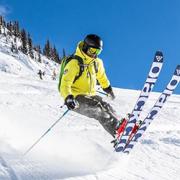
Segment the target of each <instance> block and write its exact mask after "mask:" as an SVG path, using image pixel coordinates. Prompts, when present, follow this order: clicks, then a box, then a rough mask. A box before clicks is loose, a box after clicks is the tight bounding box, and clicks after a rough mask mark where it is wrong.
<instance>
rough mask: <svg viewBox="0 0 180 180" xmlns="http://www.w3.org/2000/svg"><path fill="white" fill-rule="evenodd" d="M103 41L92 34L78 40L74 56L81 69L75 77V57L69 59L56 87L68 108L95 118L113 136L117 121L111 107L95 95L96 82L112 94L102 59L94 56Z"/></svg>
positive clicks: (96, 55) (99, 51)
mask: <svg viewBox="0 0 180 180" xmlns="http://www.w3.org/2000/svg"><path fill="white" fill-rule="evenodd" d="M102 47H103V41H102V40H101V38H100V37H99V36H97V35H95V34H89V35H87V36H86V37H85V39H84V40H83V41H80V42H79V43H78V46H77V49H76V52H75V54H74V56H78V57H80V58H81V59H83V68H84V70H83V72H82V74H81V75H80V77H78V79H77V80H76V81H75V78H76V77H77V76H78V74H79V71H80V68H81V67H80V65H79V63H78V61H77V59H72V60H71V61H69V62H68V64H67V65H66V66H65V69H64V73H63V75H62V78H61V83H60V85H59V91H60V94H61V96H62V97H63V98H64V101H65V105H66V106H67V107H68V109H70V110H73V111H75V112H77V113H79V114H82V115H85V116H87V117H90V118H95V119H96V120H98V121H99V122H100V124H101V125H102V126H103V127H104V129H105V130H106V131H107V132H108V133H110V134H111V135H112V136H113V137H115V134H116V130H117V129H118V127H119V126H120V124H121V122H120V121H118V119H117V118H116V116H115V115H114V110H113V108H112V107H111V106H110V104H108V103H107V102H105V101H104V100H103V99H102V98H101V97H100V96H98V95H96V83H97V81H98V82H99V84H100V86H101V87H102V89H103V90H104V91H105V92H106V93H107V94H108V95H109V96H110V97H111V98H112V99H114V98H115V95H114V93H113V89H112V87H111V85H110V82H109V80H108V78H107V76H106V73H105V69H104V66H103V62H102V60H101V59H99V58H98V55H99V54H100V53H101V51H102Z"/></svg>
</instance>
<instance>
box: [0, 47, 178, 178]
mask: <svg viewBox="0 0 180 180" xmlns="http://www.w3.org/2000/svg"><path fill="white" fill-rule="evenodd" d="M4 52H5V50H4ZM5 59H7V62H6V61H5ZM4 66H5V67H6V68H7V69H9V71H8V72H6V73H5V72H2V71H0V113H1V115H0V124H1V125H0V147H1V148H0V180H62V179H63V180H152V179H156V180H170V179H173V180H179V179H180V171H179V167H180V118H179V117H180V95H173V96H172V97H171V98H170V99H169V100H168V102H167V103H166V104H165V106H164V107H163V109H162V110H161V112H160V113H159V115H158V117H157V118H156V119H155V120H154V122H153V123H152V124H151V125H150V127H149V128H148V130H147V131H146V132H145V134H144V135H143V137H142V138H141V140H140V142H139V143H137V144H136V145H135V147H134V149H133V150H132V152H131V153H130V155H126V154H122V153H116V152H113V148H112V145H111V144H110V141H111V140H112V138H111V136H110V135H108V134H107V133H106V132H105V131H104V129H103V128H102V127H101V125H100V124H99V123H98V122H97V121H96V120H94V119H90V118H87V117H85V116H81V115H79V114H76V113H74V112H69V113H68V114H67V115H66V117H64V118H63V119H62V120H61V121H60V122H59V123H58V124H57V125H56V126H55V127H54V128H53V129H52V130H51V131H50V132H49V133H48V134H47V135H46V136H45V137H44V138H43V139H42V140H41V141H40V142H39V143H38V144H37V145H36V146H35V147H34V148H33V149H32V151H30V152H29V154H27V155H26V156H24V157H23V153H24V152H25V151H26V150H27V149H28V148H29V147H30V146H31V145H32V144H33V143H34V142H35V141H36V140H37V139H38V138H39V137H40V136H41V135H42V134H43V133H44V132H45V131H46V130H47V129H48V128H49V127H50V126H51V125H52V124H53V123H54V122H55V121H56V120H57V119H58V118H59V116H61V115H62V113H63V112H64V111H65V110H66V108H65V107H63V108H60V106H61V105H63V101H62V98H60V96H59V93H58V91H57V81H52V80H50V78H49V77H48V76H47V78H45V79H44V80H43V81H41V80H39V79H38V77H36V71H35V69H36V70H37V69H38V68H39V66H40V65H38V64H37V63H34V62H33V61H32V62H28V63H27V59H26V56H23V55H21V54H20V55H18V56H17V57H12V56H9V55H7V54H4V53H2V51H1V53H0V69H2V70H4ZM18 67H21V68H18ZM46 68H47V67H46ZM19 71H20V72H21V73H19ZM49 72H50V70H49ZM28 73H29V75H27V74H28ZM159 81H160V80H159ZM114 90H115V94H116V99H115V101H110V100H108V99H107V98H106V97H105V98H106V100H107V101H109V102H110V103H111V105H112V106H113V107H114V108H115V109H116V110H117V115H118V116H119V117H124V116H125V115H126V113H127V112H131V110H132V108H133V106H134V104H135V102H136V100H137V97H138V95H139V91H134V90H127V89H117V88H114ZM159 95H160V94H159V93H152V94H151V95H150V98H149V100H148V101H147V104H146V105H145V109H144V111H143V112H142V115H141V119H143V118H144V117H145V116H146V115H147V113H148V111H149V110H150V109H151V107H152V105H153V104H154V103H155V101H156V100H157V98H158V96H159Z"/></svg>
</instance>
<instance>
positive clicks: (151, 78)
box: [115, 51, 163, 152]
mask: <svg viewBox="0 0 180 180" xmlns="http://www.w3.org/2000/svg"><path fill="white" fill-rule="evenodd" d="M162 65H163V53H162V52H161V51H157V52H156V53H155V56H154V60H153V63H152V65H151V69H150V71H149V74H148V77H147V79H146V82H145V84H144V86H143V89H142V91H141V93H140V96H139V98H138V100H137V102H136V104H135V107H134V109H133V111H132V113H131V117H130V119H129V121H128V123H127V125H126V128H125V130H124V132H123V135H122V136H121V138H120V139H117V143H116V145H115V151H116V152H120V151H122V150H123V149H124V147H125V145H126V143H127V141H128V138H129V135H130V133H131V131H132V129H133V127H134V125H135V124H136V122H137V120H138V117H139V115H140V113H141V111H142V109H143V107H144V104H145V102H146V100H147V99H148V97H149V94H150V92H151V91H152V89H153V87H154V84H155V83H156V81H157V78H158V76H159V73H160V71H161V68H162Z"/></svg>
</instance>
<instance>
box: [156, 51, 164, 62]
mask: <svg viewBox="0 0 180 180" xmlns="http://www.w3.org/2000/svg"><path fill="white" fill-rule="evenodd" d="M154 61H157V62H163V53H162V51H156V53H155V56H154Z"/></svg>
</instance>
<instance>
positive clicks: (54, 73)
mask: <svg viewBox="0 0 180 180" xmlns="http://www.w3.org/2000/svg"><path fill="white" fill-rule="evenodd" d="M56 76H57V74H56V69H55V68H54V69H53V74H52V80H56Z"/></svg>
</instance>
